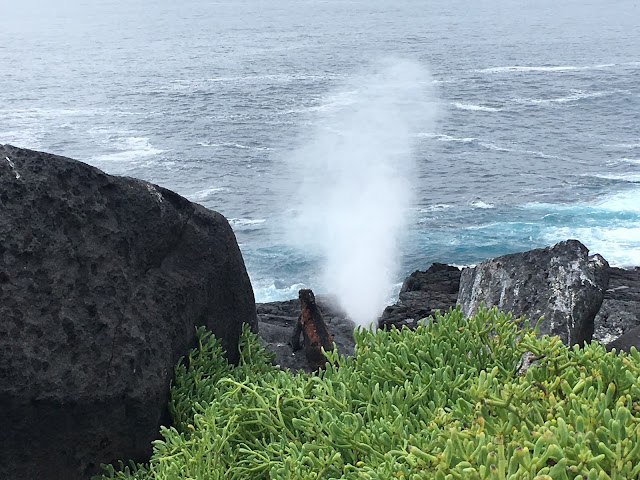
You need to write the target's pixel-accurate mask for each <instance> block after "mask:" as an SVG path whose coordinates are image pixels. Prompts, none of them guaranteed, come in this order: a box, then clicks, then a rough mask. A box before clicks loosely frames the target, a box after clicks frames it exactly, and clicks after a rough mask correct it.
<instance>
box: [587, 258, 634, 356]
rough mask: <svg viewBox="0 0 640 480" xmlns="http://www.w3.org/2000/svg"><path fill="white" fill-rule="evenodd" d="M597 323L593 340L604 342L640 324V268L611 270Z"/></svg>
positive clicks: (595, 321) (612, 339) (608, 341)
mask: <svg viewBox="0 0 640 480" xmlns="http://www.w3.org/2000/svg"><path fill="white" fill-rule="evenodd" d="M594 323H595V331H594V334H593V339H594V340H598V341H599V342H602V343H605V344H607V343H610V342H612V341H614V340H615V339H617V338H619V337H621V336H622V335H623V334H625V333H626V332H629V331H631V330H633V329H634V328H635V327H638V326H640V267H636V268H634V269H622V268H614V267H612V268H610V269H609V286H608V287H607V291H606V292H605V294H604V300H603V301H602V306H601V307H600V311H599V312H598V315H596V318H595V320H594ZM627 338H629V337H627Z"/></svg>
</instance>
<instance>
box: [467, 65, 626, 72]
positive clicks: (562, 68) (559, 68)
mask: <svg viewBox="0 0 640 480" xmlns="http://www.w3.org/2000/svg"><path fill="white" fill-rule="evenodd" d="M625 65H627V64H625ZM615 66H616V64H615V63H603V64H598V65H582V66H578V65H539V66H526V65H508V66H504V67H491V68H482V69H480V70H476V72H478V73H511V72H519V73H528V72H538V73H546V72H551V73H553V72H569V71H574V70H600V69H605V68H611V67H615Z"/></svg>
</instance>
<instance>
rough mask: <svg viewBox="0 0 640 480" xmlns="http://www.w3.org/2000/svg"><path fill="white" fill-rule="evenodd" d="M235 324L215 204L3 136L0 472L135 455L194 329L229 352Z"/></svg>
mask: <svg viewBox="0 0 640 480" xmlns="http://www.w3.org/2000/svg"><path fill="white" fill-rule="evenodd" d="M243 322H246V323H248V324H250V325H251V326H252V327H253V328H254V329H256V328H257V320H256V310H255V302H254V297H253V291H252V288H251V284H250V281H249V277H248V275H247V272H246V270H245V266H244V262H243V259H242V256H241V254H240V250H239V248H238V245H237V243H236V239H235V236H234V234H233V231H232V230H231V228H230V226H229V224H228V222H227V221H226V219H225V218H224V217H223V216H222V215H220V214H218V213H216V212H212V211H210V210H207V209H205V208H204V207H201V206H199V205H196V204H193V203H191V202H189V201H188V200H186V199H184V198H183V197H181V196H179V195H177V194H175V193H173V192H171V191H169V190H166V189H164V188H161V187H158V186H156V185H152V184H150V183H147V182H143V181H140V180H135V179H132V178H122V177H114V176H110V175H106V174H105V173H103V172H101V171H100V170H98V169H96V168H93V167H90V166H89V165H86V164H84V163H80V162H77V161H74V160H71V159H68V158H64V157H59V156H55V155H49V154H46V153H39V152H35V151H30V150H23V149H19V148H15V147H12V146H9V145H0V416H1V418H0V425H2V435H3V436H4V438H5V440H4V441H3V442H2V447H1V448H0V478H7V479H9V478H15V479H18V478H21V479H22V478H24V479H27V478H46V479H64V480H74V479H84V480H86V479H87V478H88V477H89V476H90V475H91V474H93V473H96V472H98V471H99V465H100V463H102V462H104V463H111V462H113V461H116V460H118V459H125V460H126V459H129V458H131V459H134V460H136V461H144V460H146V459H147V458H148V456H149V454H150V453H151V441H152V440H153V439H155V438H157V436H158V435H159V433H158V432H159V426H160V424H161V423H163V422H166V421H167V420H168V418H167V413H168V412H167V404H168V399H169V382H170V381H171V378H172V377H173V369H174V365H175V363H176V361H177V360H178V358H179V357H180V356H181V355H184V354H185V353H186V352H187V350H188V349H189V348H190V347H191V346H193V344H194V342H195V327H197V326H200V325H205V326H207V328H209V329H211V330H212V331H213V332H214V333H215V335H216V336H217V337H219V338H221V339H222V343H223V346H224V347H225V348H226V350H227V352H228V358H229V359H230V360H232V361H235V360H237V358H238V349H237V342H238V337H239V334H240V332H241V326H242V323H243Z"/></svg>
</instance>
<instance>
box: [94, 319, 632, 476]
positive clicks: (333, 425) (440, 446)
mask: <svg viewBox="0 0 640 480" xmlns="http://www.w3.org/2000/svg"><path fill="white" fill-rule="evenodd" d="M516 324H517V322H515V321H514V320H513V319H511V318H510V316H508V315H505V314H503V313H499V312H497V311H496V310H495V309H493V310H489V311H485V310H483V311H481V312H480V313H478V314H477V315H476V316H474V317H472V318H469V319H465V318H464V317H463V315H462V313H461V312H460V311H459V310H452V311H450V312H449V313H447V314H446V315H444V316H438V317H437V318H436V319H435V321H432V320H429V321H426V322H425V323H421V324H420V325H419V326H418V328H417V329H416V330H415V331H410V330H408V329H402V330H395V329H394V330H391V331H380V330H379V331H377V332H375V333H373V332H371V331H367V330H362V329H357V330H356V331H355V333H354V336H355V340H356V355H355V357H351V358H346V357H342V356H339V355H338V354H337V353H332V352H329V353H327V357H328V358H329V360H330V363H328V364H327V369H326V371H323V372H320V373H318V374H314V375H305V374H297V375H293V374H291V373H290V372H285V371H281V370H280V369H279V368H277V367H274V366H272V365H271V360H272V356H271V354H270V353H269V352H267V351H266V350H265V349H263V348H261V347H260V344H259V340H258V339H257V338H256V337H255V336H254V335H253V334H251V333H250V332H249V331H248V330H246V329H245V331H244V332H243V335H242V343H241V352H242V358H241V361H240V364H239V365H238V366H237V367H233V366H229V365H228V364H227V363H226V361H225V360H224V359H223V358H222V356H221V350H220V346H219V344H218V342H217V341H216V340H215V339H213V338H211V337H210V335H209V334H207V333H205V332H204V330H202V329H200V330H199V331H198V335H199V338H200V345H199V348H197V349H194V350H193V351H191V352H190V353H189V356H188V358H187V359H186V360H185V361H184V362H181V363H179V365H178V366H177V367H176V380H175V385H174V386H173V389H172V400H171V405H170V407H171V412H172V415H173V417H174V425H175V427H172V428H168V429H167V428H163V430H162V435H163V437H164V440H159V441H156V442H155V444H154V454H153V457H152V458H151V462H150V464H149V465H146V466H140V465H139V466H130V467H124V466H122V465H121V467H120V469H119V471H117V470H114V468H113V467H111V466H108V467H105V468H107V474H106V476H105V478H117V479H122V480H124V479H127V480H131V479H139V480H142V479H145V480H146V479H148V480H151V479H153V480H169V479H171V480H173V479H211V480H214V479H220V480H223V479H224V480H227V479H292V480H294V479H295V480H297V479H300V480H303V479H304V480H306V479H341V478H342V479H380V480H389V479H394V478H395V479H430V478H434V479H484V478H487V479H523V480H524V479H532V480H543V479H608V478H611V479H616V478H617V479H622V478H625V479H630V478H640V406H639V402H640V379H639V372H640V354H639V353H638V352H637V351H635V350H633V351H632V353H631V354H629V355H627V354H624V353H622V354H615V353H607V352H606V351H605V349H604V347H603V346H601V345H599V344H596V343H593V344H591V345H589V346H587V347H585V348H584V349H581V348H578V347H574V348H567V347H566V346H564V345H563V344H562V343H561V342H560V341H559V340H558V338H557V337H553V338H549V337H542V338H537V337H536V336H535V335H534V332H533V329H530V328H529V327H528V325H527V324H526V323H525V326H524V328H523V329H522V330H520V329H518V327H517V326H516ZM524 352H532V354H533V356H534V358H535V360H536V361H535V363H534V364H533V366H531V368H529V369H528V370H527V371H526V373H520V372H519V371H520V367H521V365H520V363H521V358H522V354H523V353H524Z"/></svg>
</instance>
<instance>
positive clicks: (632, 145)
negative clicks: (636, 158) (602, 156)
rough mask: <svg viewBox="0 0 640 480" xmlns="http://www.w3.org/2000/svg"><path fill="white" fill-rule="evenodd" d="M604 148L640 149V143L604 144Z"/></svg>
mask: <svg viewBox="0 0 640 480" xmlns="http://www.w3.org/2000/svg"><path fill="white" fill-rule="evenodd" d="M601 145H602V146H603V147H610V148H640V142H637V143H603V144H601Z"/></svg>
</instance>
